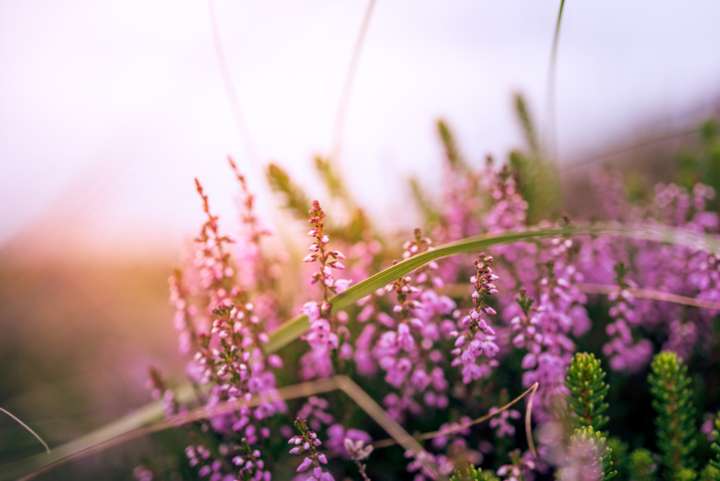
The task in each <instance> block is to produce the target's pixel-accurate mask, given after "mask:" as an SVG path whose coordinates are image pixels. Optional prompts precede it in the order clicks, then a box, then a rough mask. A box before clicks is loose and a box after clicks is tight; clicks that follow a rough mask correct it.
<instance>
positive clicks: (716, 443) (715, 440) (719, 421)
mask: <svg viewBox="0 0 720 481" xmlns="http://www.w3.org/2000/svg"><path fill="white" fill-rule="evenodd" d="M710 452H711V453H712V457H711V459H710V465H711V466H713V467H714V468H715V469H717V470H718V471H720V412H718V413H717V414H716V415H715V422H714V423H713V431H712V443H711V444H710Z"/></svg>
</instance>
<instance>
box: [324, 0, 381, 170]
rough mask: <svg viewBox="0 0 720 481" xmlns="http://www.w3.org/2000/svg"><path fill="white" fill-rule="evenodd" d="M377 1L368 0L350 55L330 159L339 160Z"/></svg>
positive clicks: (337, 113) (336, 118) (336, 117)
mask: <svg viewBox="0 0 720 481" xmlns="http://www.w3.org/2000/svg"><path fill="white" fill-rule="evenodd" d="M375 3H376V0H368V3H367V8H366V9H365V15H364V16H363V20H362V23H361V24H360V30H359V31H358V35H357V37H356V39H355V45H354V46H353V51H352V56H351V57H350V63H349V64H348V70H347V73H346V74H345V83H344V84H343V89H342V93H341V94H340V102H339V103H338V108H337V112H336V114H335V127H334V132H333V145H332V151H331V154H330V160H334V161H337V159H338V158H339V157H340V150H341V147H342V140H343V133H344V130H345V119H346V117H347V111H348V107H349V105H350V95H351V93H352V87H353V82H354V80H355V74H356V72H357V68H358V64H359V63H360V54H361V53H362V48H363V45H364V44H365V37H366V35H367V32H368V29H369V27H370V19H371V18H372V14H373V10H374V9H375Z"/></svg>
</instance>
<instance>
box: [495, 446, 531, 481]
mask: <svg viewBox="0 0 720 481" xmlns="http://www.w3.org/2000/svg"><path fill="white" fill-rule="evenodd" d="M533 458H534V456H533V455H532V454H531V453H530V452H529V451H526V452H524V453H523V454H522V455H520V452H519V451H517V450H515V451H513V452H511V453H510V464H504V465H502V466H500V468H498V470H497V475H498V476H499V477H500V479H502V480H503V481H529V480H532V479H533V472H534V471H535V470H536V468H537V467H536V464H535V460H534V459H533Z"/></svg>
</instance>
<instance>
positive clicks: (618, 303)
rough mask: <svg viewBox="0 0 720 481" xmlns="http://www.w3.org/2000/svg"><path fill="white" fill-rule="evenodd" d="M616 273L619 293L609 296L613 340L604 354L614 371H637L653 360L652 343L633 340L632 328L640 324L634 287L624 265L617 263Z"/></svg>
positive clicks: (644, 340) (606, 347) (607, 330)
mask: <svg viewBox="0 0 720 481" xmlns="http://www.w3.org/2000/svg"><path fill="white" fill-rule="evenodd" d="M615 272H616V283H617V291H615V292H613V293H612V294H610V302H611V303H612V307H610V316H611V317H612V318H613V322H611V323H609V324H608V325H607V327H606V328H605V330H606V332H607V335H608V336H609V337H610V340H609V341H608V342H607V343H606V344H605V345H604V346H603V353H604V354H605V355H606V356H607V357H608V359H610V367H611V368H612V369H613V370H615V371H629V372H637V371H639V370H640V369H642V368H643V367H645V366H646V365H647V363H648V362H649V361H650V357H651V356H652V344H651V343H650V341H648V340H647V339H641V340H640V341H637V342H636V341H635V340H634V336H633V332H632V329H633V327H634V326H637V325H639V324H640V319H639V318H638V310H637V308H636V306H635V302H634V301H635V300H634V298H633V295H632V294H631V293H630V288H631V287H632V284H631V283H630V281H629V280H628V279H627V271H626V267H625V265H624V264H622V263H619V264H617V265H616V267H615Z"/></svg>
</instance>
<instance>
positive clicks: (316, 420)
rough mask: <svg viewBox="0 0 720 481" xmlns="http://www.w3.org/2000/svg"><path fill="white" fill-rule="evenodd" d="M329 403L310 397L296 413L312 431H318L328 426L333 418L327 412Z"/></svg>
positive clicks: (319, 398) (332, 421)
mask: <svg viewBox="0 0 720 481" xmlns="http://www.w3.org/2000/svg"><path fill="white" fill-rule="evenodd" d="M329 407H330V403H329V402H328V401H327V400H326V399H323V398H321V397H318V396H310V397H309V398H308V399H307V401H305V404H303V405H302V407H301V408H300V410H299V411H298V413H297V417H298V418H299V419H303V420H304V421H305V423H307V425H308V427H309V428H310V429H312V430H313V431H320V430H321V429H322V428H323V427H326V426H330V425H331V424H333V423H334V422H335V418H334V417H333V415H332V414H330V413H329V412H328V408H329Z"/></svg>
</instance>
